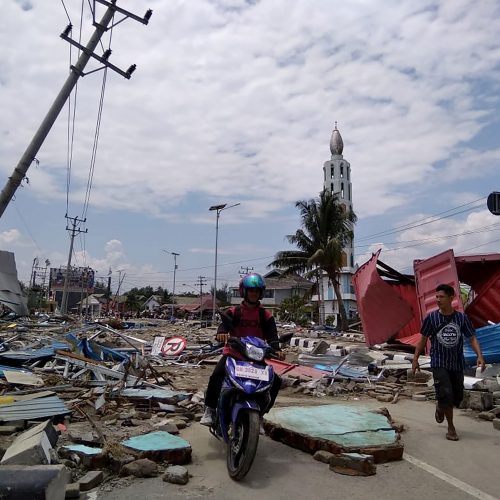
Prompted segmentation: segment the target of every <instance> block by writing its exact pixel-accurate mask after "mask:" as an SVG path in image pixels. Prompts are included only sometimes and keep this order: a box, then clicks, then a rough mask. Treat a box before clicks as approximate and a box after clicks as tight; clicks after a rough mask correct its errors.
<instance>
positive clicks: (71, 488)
mask: <svg viewBox="0 0 500 500" xmlns="http://www.w3.org/2000/svg"><path fill="white" fill-rule="evenodd" d="M65 498H80V483H69V484H67V485H66V496H65Z"/></svg>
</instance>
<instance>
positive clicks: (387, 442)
mask: <svg viewBox="0 0 500 500" xmlns="http://www.w3.org/2000/svg"><path fill="white" fill-rule="evenodd" d="M264 428H265V430H266V433H267V434H268V435H269V436H270V437H271V438H272V439H275V440H278V441H282V442H283V443H285V444H288V445H290V446H293V447H294V448H299V449H301V450H303V451H307V452H309V453H314V452H316V451H318V450H326V451H329V452H331V453H336V454H338V453H345V452H359V453H366V454H370V455H373V456H374V459H375V462H376V463H383V462H388V461H391V460H401V459H402V456H403V444H402V443H401V442H400V440H399V433H398V432H397V431H396V430H395V429H394V428H393V427H392V424H391V422H390V420H389V418H388V417H387V416H386V415H383V414H380V413H377V412H375V411H372V410H369V409H367V408H364V407H361V406H347V405H336V404H333V405H321V406H305V407H293V406H292V407H286V408H273V409H272V410H271V411H270V412H269V413H268V414H267V415H266V417H265V420H264Z"/></svg>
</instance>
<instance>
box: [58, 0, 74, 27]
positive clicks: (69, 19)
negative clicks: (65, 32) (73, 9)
mask: <svg viewBox="0 0 500 500" xmlns="http://www.w3.org/2000/svg"><path fill="white" fill-rule="evenodd" d="M61 3H62V6H63V7H64V12H66V16H67V17H68V21H69V24H72V23H71V18H70V17H69V14H68V9H67V8H66V5H64V0H61Z"/></svg>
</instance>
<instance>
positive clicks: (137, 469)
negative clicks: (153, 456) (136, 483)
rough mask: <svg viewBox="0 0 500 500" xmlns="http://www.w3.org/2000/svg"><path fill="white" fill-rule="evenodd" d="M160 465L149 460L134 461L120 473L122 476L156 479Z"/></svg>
mask: <svg viewBox="0 0 500 500" xmlns="http://www.w3.org/2000/svg"><path fill="white" fill-rule="evenodd" d="M158 472H159V471H158V464H156V463H155V462H153V461H152V460H149V459H148V458H141V459H139V460H134V461H133V462H130V463H128V464H126V465H124V466H123V467H122V469H121V471H120V475H121V476H135V477H156V476H157V475H158Z"/></svg>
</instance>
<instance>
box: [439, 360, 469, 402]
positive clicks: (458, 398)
mask: <svg viewBox="0 0 500 500" xmlns="http://www.w3.org/2000/svg"><path fill="white" fill-rule="evenodd" d="M432 375H433V377H434V389H435V390H436V399H437V402H438V405H439V407H440V408H452V407H453V406H455V407H457V408H458V407H459V406H460V403H461V402H462V399H463V398H464V372H463V371H454V370H447V369H446V368H433V369H432Z"/></svg>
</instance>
